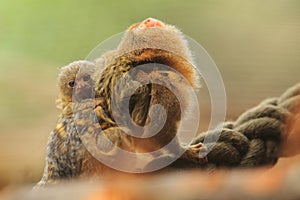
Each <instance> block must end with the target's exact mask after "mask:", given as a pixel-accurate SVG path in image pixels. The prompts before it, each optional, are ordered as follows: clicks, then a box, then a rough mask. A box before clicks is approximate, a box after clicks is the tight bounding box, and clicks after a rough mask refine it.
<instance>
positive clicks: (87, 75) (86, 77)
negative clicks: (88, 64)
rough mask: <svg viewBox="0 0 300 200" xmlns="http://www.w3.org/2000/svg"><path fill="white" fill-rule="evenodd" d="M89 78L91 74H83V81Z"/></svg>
mask: <svg viewBox="0 0 300 200" xmlns="http://www.w3.org/2000/svg"><path fill="white" fill-rule="evenodd" d="M90 79H91V76H90V75H89V74H86V75H84V76H83V80H84V81H89V80H90Z"/></svg>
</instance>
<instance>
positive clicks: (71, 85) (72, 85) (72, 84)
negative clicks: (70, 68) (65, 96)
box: [69, 80, 76, 88]
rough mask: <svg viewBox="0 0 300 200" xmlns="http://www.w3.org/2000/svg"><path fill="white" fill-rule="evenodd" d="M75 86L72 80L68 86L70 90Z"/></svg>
mask: <svg viewBox="0 0 300 200" xmlns="http://www.w3.org/2000/svg"><path fill="white" fill-rule="evenodd" d="M75 85H76V83H75V81H74V80H72V81H70V82H69V86H70V87H71V88H73V87H74V86H75Z"/></svg>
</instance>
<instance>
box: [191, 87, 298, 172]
mask: <svg viewBox="0 0 300 200" xmlns="http://www.w3.org/2000/svg"><path fill="white" fill-rule="evenodd" d="M299 106H300V84H297V85H295V86H293V87H291V88H289V89H288V90H287V91H286V92H284V93H283V94H282V95H281V96H280V97H278V98H270V99H266V100H264V101H263V102H261V103H260V104H259V105H258V106H256V107H254V108H252V109H250V110H247V111H246V112H244V113H243V114H242V115H241V116H240V117H239V118H238V119H237V120H236V121H233V122H225V123H224V124H222V130H221V133H220V137H219V140H218V142H217V143H216V144H215V145H214V147H213V149H212V151H211V152H209V154H208V162H209V163H208V164H207V165H206V166H205V167H210V168H211V167H213V168H216V167H252V166H262V165H274V164H275V163H276V162H277V160H278V158H279V156H280V152H279V150H280V146H281V144H282V139H283V138H282V137H283V133H284V131H285V128H286V125H287V124H286V121H287V119H289V118H290V117H292V116H293V114H294V112H295V109H296V108H298V107H299ZM217 133H218V132H217V130H216V131H209V132H204V133H201V134H200V135H199V136H198V137H197V138H196V139H195V141H194V142H193V143H194V144H195V143H198V142H203V141H204V138H205V136H206V135H207V134H217ZM208 145H209V144H208Z"/></svg>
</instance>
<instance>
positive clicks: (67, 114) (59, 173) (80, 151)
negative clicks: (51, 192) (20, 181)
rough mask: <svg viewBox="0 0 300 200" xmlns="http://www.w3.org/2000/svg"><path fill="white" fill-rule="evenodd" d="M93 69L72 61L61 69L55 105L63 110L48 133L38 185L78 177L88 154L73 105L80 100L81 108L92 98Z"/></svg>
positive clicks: (85, 63) (80, 62)
mask: <svg viewBox="0 0 300 200" xmlns="http://www.w3.org/2000/svg"><path fill="white" fill-rule="evenodd" d="M94 72H95V65H94V64H93V63H92V62H88V61H75V62H72V63H71V64H69V65H67V66H65V67H62V68H61V70H60V74H59V77H58V86H59V97H58V99H57V104H58V107H59V108H60V109H61V111H62V112H61V114H60V115H59V119H58V121H57V125H56V128H55V129H54V130H53V131H52V132H51V134H50V136H49V141H48V145H47V150H46V166H45V169H44V174H43V177H42V179H41V181H40V182H39V184H38V185H45V184H52V183H56V182H58V181H60V180H63V179H68V178H72V177H77V176H79V175H80V174H81V172H82V171H83V170H82V165H83V161H84V159H85V158H86V157H88V156H89V154H88V152H87V151H86V149H85V147H84V146H83V144H82V142H81V139H80V136H79V135H78V134H77V130H76V122H75V121H74V117H73V106H74V104H79V103H81V105H82V106H83V108H82V109H84V106H86V103H88V100H89V99H93V98H94V87H95V85H94V81H93V79H92V77H93V75H94ZM91 159H92V158H90V160H91Z"/></svg>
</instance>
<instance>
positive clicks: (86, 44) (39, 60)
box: [0, 0, 300, 188]
mask: <svg viewBox="0 0 300 200" xmlns="http://www.w3.org/2000/svg"><path fill="white" fill-rule="evenodd" d="M147 17H154V18H158V19H160V20H162V21H164V22H166V23H169V24H174V25H176V26H177V27H179V28H180V29H181V30H182V31H183V32H184V33H185V34H186V35H188V36H190V37H192V38H194V39H195V40H197V41H198V42H199V43H200V44H201V45H202V46H203V47H204V48H205V49H206V50H207V51H208V52H209V54H210V55H211V57H212V58H213V60H214V61H215V62H216V64H217V65H218V67H219V69H220V71H221V73H222V76H223V79H224V83H225V86H226V90H227V97H228V107H227V108H228V115H227V117H228V118H235V117H236V116H238V115H239V114H240V113H241V112H242V111H243V110H245V109H247V108H249V107H251V106H253V105H255V104H256V103H258V102H259V101H260V100H262V99H264V98H266V97H270V96H276V95H279V94H280V93H281V92H283V91H284V90H285V89H286V88H287V87H289V86H291V85H293V84H295V83H297V82H299V80H300V78H299V74H300V65H299V63H300V37H299V36H300V1H298V0H263V1H262V0H251V1H246V0H245V1H241V0H219V1H217V0H206V1H203V0H189V1H186V0H185V1H183V0H178V1H175V0H164V1H162V0H152V1H149V0H148V1H143V0H128V1H117V0H102V1H97V0H86V1H79V0H59V1H58V0H52V1H40V0H13V1H12V0H1V1H0V63H1V64H0V88H1V98H0V188H1V187H2V186H4V185H7V184H16V183H33V182H35V181H38V179H39V178H40V177H41V175H42V170H43V165H44V153H45V146H46V143H47V137H48V135H49V132H50V131H51V129H52V128H53V127H54V126H55V122H56V119H57V115H58V110H57V109H56V108H55V98H56V97H57V93H58V88H57V86H56V77H57V74H58V69H59V67H61V66H64V65H66V64H68V63H69V62H71V61H74V60H79V59H84V58H85V57H86V56H87V55H88V53H89V52H90V51H91V50H92V49H93V48H94V47H95V46H96V45H97V44H99V43H100V42H101V41H103V40H105V39H107V38H108V37H110V36H111V35H113V34H116V33H119V32H122V31H124V30H125V29H126V28H127V27H128V26H129V25H131V24H132V23H135V22H139V21H141V20H143V19H145V18H147ZM205 112H208V110H204V113H205ZM207 116H209V114H207Z"/></svg>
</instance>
